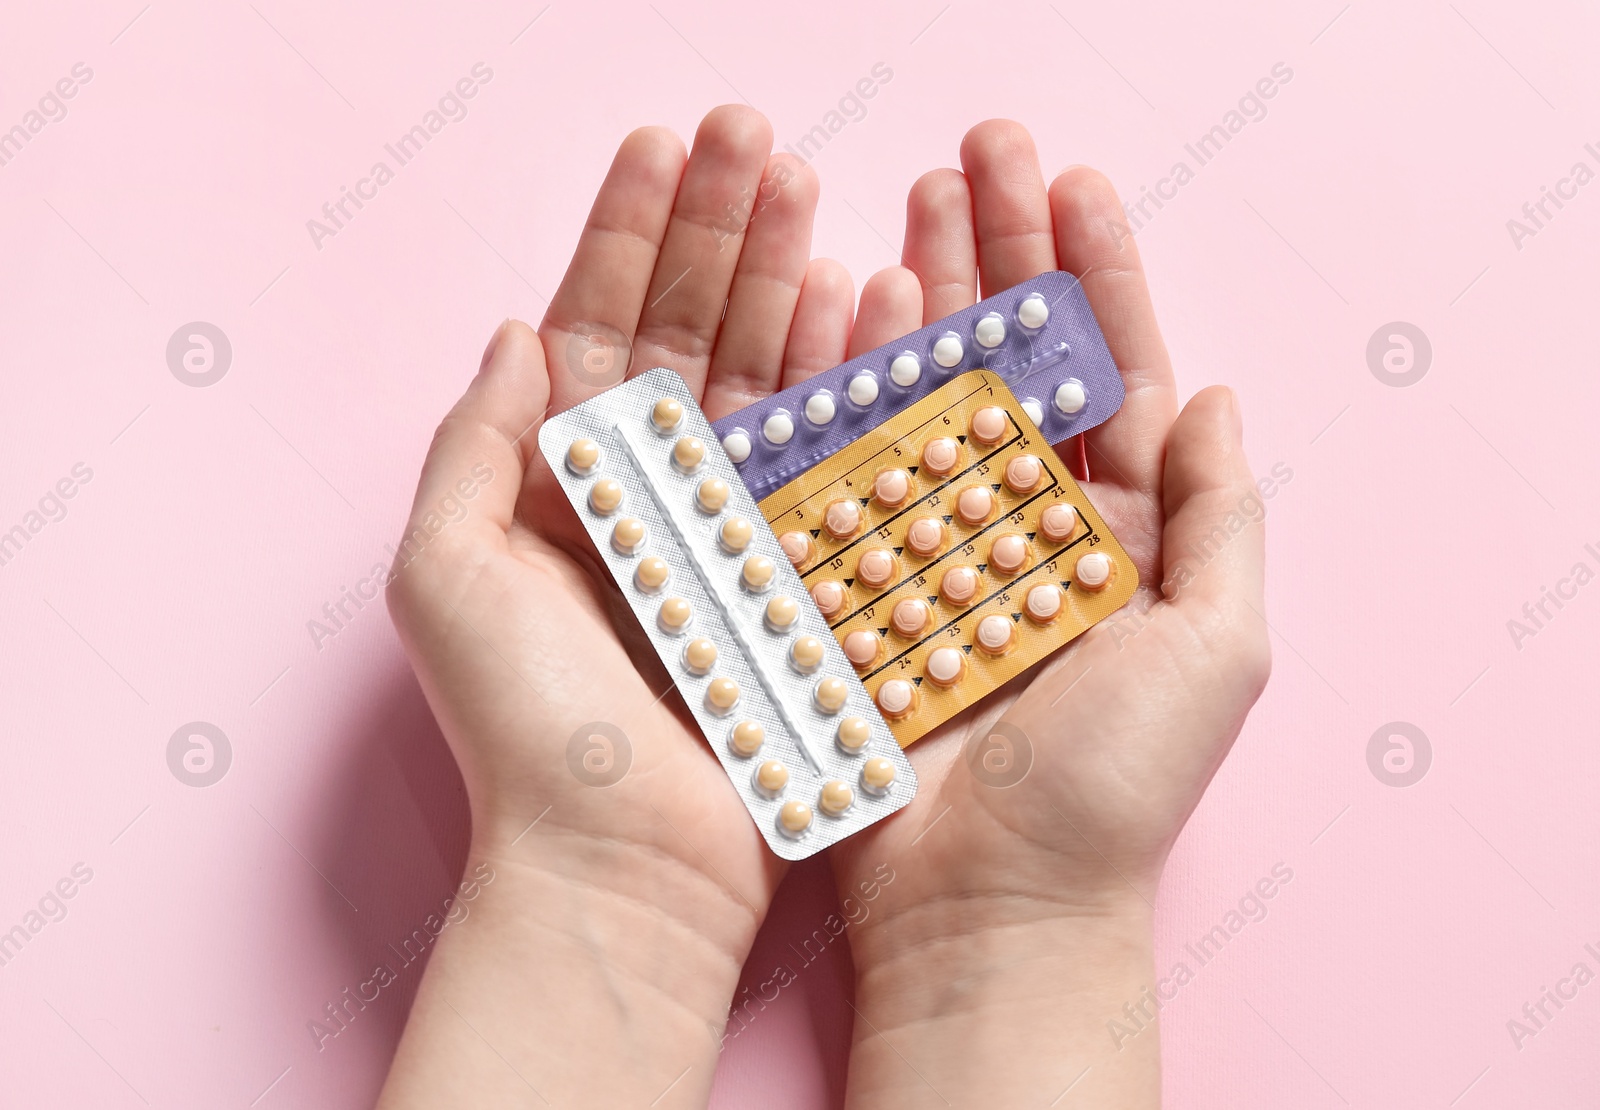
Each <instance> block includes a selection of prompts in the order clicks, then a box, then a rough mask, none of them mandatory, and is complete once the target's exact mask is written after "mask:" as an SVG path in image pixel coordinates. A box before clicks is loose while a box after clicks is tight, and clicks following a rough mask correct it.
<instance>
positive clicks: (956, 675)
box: [761, 370, 1139, 746]
mask: <svg viewBox="0 0 1600 1110" xmlns="http://www.w3.org/2000/svg"><path fill="white" fill-rule="evenodd" d="M761 511H762V513H763V514H764V515H765V516H766V518H767V520H768V521H769V522H771V524H772V527H773V529H774V530H775V531H776V532H778V533H779V536H778V542H779V544H780V545H781V546H782V547H783V549H784V552H785V554H787V555H788V556H789V559H790V561H791V562H792V563H793V565H794V567H795V569H796V570H798V571H799V573H800V579H801V581H802V582H804V583H805V585H806V588H807V589H808V590H809V592H810V594H811V597H812V599H813V600H814V601H815V602H816V605H817V608H818V610H819V611H820V612H821V613H822V615H823V617H824V618H825V619H826V620H827V622H828V626H829V627H830V628H832V629H833V631H834V633H835V635H837V637H838V639H839V643H840V645H841V646H842V647H843V648H844V653H845V656H846V657H847V658H848V660H849V661H850V663H851V665H853V666H854V667H855V668H856V671H857V673H858V674H860V675H861V680H862V682H863V683H864V684H865V686H866V688H867V689H868V690H869V691H871V693H872V696H873V700H874V701H875V702H876V704H877V706H878V709H879V710H880V711H881V712H882V713H883V715H884V716H885V717H887V718H888V719H889V721H890V722H891V727H892V728H893V730H894V735H895V738H896V739H897V740H898V741H899V742H900V744H901V745H902V746H906V745H909V744H910V743H912V741H914V740H916V739H917V738H919V737H921V736H922V735H924V734H925V733H927V732H928V731H929V730H931V729H933V728H935V727H937V726H938V725H940V724H942V723H943V722H945V721H947V720H949V719H950V718H951V717H953V716H955V715H956V714H957V713H959V712H961V710H963V709H965V708H966V707H967V706H969V705H972V704H974V703H976V702H978V701H980V700H982V699H983V698H984V697H986V696H987V695H988V694H989V693H990V692H991V691H993V690H995V689H997V688H998V687H1000V686H1001V685H1002V684H1004V683H1005V682H1007V681H1009V680H1010V679H1012V678H1014V677H1016V676H1017V675H1018V674H1021V673H1022V671H1024V670H1026V669H1027V668H1028V667H1030V666H1032V665H1033V664H1034V663H1037V662H1038V661H1039V660H1041V659H1043V658H1045V657H1046V656H1047V655H1049V654H1051V653H1052V652H1054V651H1055V650H1056V649H1057V648H1059V647H1061V645H1063V644H1065V643H1067V642H1068V641H1069V640H1071V639H1073V638H1074V637H1076V636H1078V635H1079V634H1081V633H1083V632H1084V631H1086V630H1087V629H1089V628H1091V627H1093V626H1094V625H1095V624H1096V623H1097V622H1099V621H1100V620H1102V619H1104V618H1105V617H1107V616H1109V615H1110V614H1112V613H1113V612H1115V611H1116V610H1117V609H1119V608H1121V607H1122V606H1123V604H1124V603H1126V602H1127V600H1128V599H1129V598H1130V597H1132V596H1133V592H1134V590H1136V589H1137V588H1138V585H1139V574H1138V571H1137V569H1135V567H1134V565H1133V562H1132V560H1130V559H1129V558H1128V555H1127V552H1125V551H1123V549H1122V546H1121V545H1120V544H1118V543H1117V540H1116V537H1114V536H1113V535H1112V534H1111V532H1110V530H1109V529H1107V528H1106V525H1105V521H1103V520H1102V519H1101V518H1100V514H1099V513H1097V512H1096V511H1095V508H1094V506H1093V505H1091V504H1090V503H1089V499H1088V498H1087V497H1086V496H1084V493H1083V490H1082V489H1081V488H1080V487H1079V486H1078V483H1077V482H1076V481H1075V480H1074V479H1073V478H1072V475H1071V474H1070V473H1069V472H1068V471H1067V468H1066V467H1065V466H1064V465H1062V463H1061V460H1060V458H1059V457H1058V456H1057V455H1056V453H1055V451H1054V450H1053V449H1052V448H1051V446H1050V443H1049V439H1048V437H1046V436H1045V435H1043V434H1042V433H1041V432H1040V431H1039V429H1038V427H1037V426H1036V425H1035V424H1034V422H1033V421H1032V420H1031V419H1030V418H1029V416H1028V413H1027V412H1026V411H1025V410H1024V408H1023V405H1022V403H1021V402H1020V401H1018V400H1017V398H1016V397H1015V396H1014V395H1013V394H1012V393H1011V392H1010V391H1009V390H1008V389H1007V388H1006V386H1005V383H1004V382H1003V381H1002V380H1001V379H1000V377H999V376H998V375H997V374H994V373H992V372H990V371H986V370H974V371H969V372H968V373H965V374H962V375H961V376H960V377H958V378H955V379H953V380H952V381H949V382H947V383H946V384H945V385H943V386H942V387H940V388H939V389H938V390H936V391H935V392H933V393H932V394H930V395H928V396H927V397H924V398H923V399H922V400H920V401H918V402H917V403H916V404H914V405H912V406H911V407H910V408H908V409H906V410H905V411H904V412H902V413H900V414H899V415H897V416H895V417H894V418H893V419H892V420H890V421H889V422H888V423H886V424H883V425H881V426H880V427H878V428H876V429H874V430H872V431H870V432H868V433H867V434H866V435H865V436H863V437H862V438H861V439H859V440H858V441H856V442H855V443H853V444H851V445H850V446H848V447H846V448H845V449H844V450H842V451H840V452H838V453H837V454H835V455H834V456H833V457H832V458H830V459H828V460H827V461H826V462H824V463H822V464H821V465H820V466H817V467H815V468H814V469H812V470H810V471H807V472H806V473H805V474H803V475H801V476H800V477H799V478H797V479H795V480H794V481H793V482H790V483H789V484H788V485H786V486H784V487H783V488H782V489H780V490H778V491H777V492H776V493H773V494H771V495H770V496H768V497H766V498H764V499H763V500H762V501H761Z"/></svg>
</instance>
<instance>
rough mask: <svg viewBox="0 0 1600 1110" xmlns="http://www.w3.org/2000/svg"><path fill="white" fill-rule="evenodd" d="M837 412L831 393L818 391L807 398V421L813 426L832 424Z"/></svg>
mask: <svg viewBox="0 0 1600 1110" xmlns="http://www.w3.org/2000/svg"><path fill="white" fill-rule="evenodd" d="M837 411H838V410H837V409H836V408H835V406H834V403H833V394H831V393H827V392H824V391H818V392H816V393H813V394H812V395H811V396H809V397H807V398H806V419H807V420H809V421H811V423H813V424H827V423H830V422H831V421H832V420H833V414H834V413H835V412H837Z"/></svg>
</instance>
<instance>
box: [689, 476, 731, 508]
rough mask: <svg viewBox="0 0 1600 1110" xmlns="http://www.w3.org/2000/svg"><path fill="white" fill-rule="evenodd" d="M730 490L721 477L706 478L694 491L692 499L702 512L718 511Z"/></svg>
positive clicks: (726, 501) (724, 503)
mask: <svg viewBox="0 0 1600 1110" xmlns="http://www.w3.org/2000/svg"><path fill="white" fill-rule="evenodd" d="M731 492H732V490H731V489H730V488H729V486H728V483H727V482H724V481H723V480H722V479H721V478H707V479H706V480H705V481H703V482H701V483H700V485H699V487H698V488H697V489H696V490H695V491H694V499H695V503H696V504H698V505H699V506H700V510H701V511H702V512H707V513H720V512H721V511H722V509H723V506H725V505H726V504H727V503H728V496H729V494H730V493H731Z"/></svg>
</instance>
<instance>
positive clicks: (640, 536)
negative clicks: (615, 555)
mask: <svg viewBox="0 0 1600 1110" xmlns="http://www.w3.org/2000/svg"><path fill="white" fill-rule="evenodd" d="M643 545H644V521H642V520H638V519H635V518H634V517H631V516H625V517H623V518H622V519H621V520H619V521H617V525H616V527H615V528H613V529H611V546H612V547H614V548H616V549H617V550H618V551H619V552H621V553H622V554H624V555H632V554H633V553H634V552H635V551H638V550H639V548H640V547H641V546H643Z"/></svg>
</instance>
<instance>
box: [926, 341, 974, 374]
mask: <svg viewBox="0 0 1600 1110" xmlns="http://www.w3.org/2000/svg"><path fill="white" fill-rule="evenodd" d="M965 353H966V352H965V351H964V350H963V349H962V347H961V337H960V336H959V335H943V336H940V337H939V341H938V342H937V343H935V344H934V345H933V361H934V362H937V363H938V364H939V365H940V366H943V367H944V368H945V369H946V370H948V369H949V368H950V367H952V366H956V365H959V364H960V362H961V356H962V355H963V354H965Z"/></svg>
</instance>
